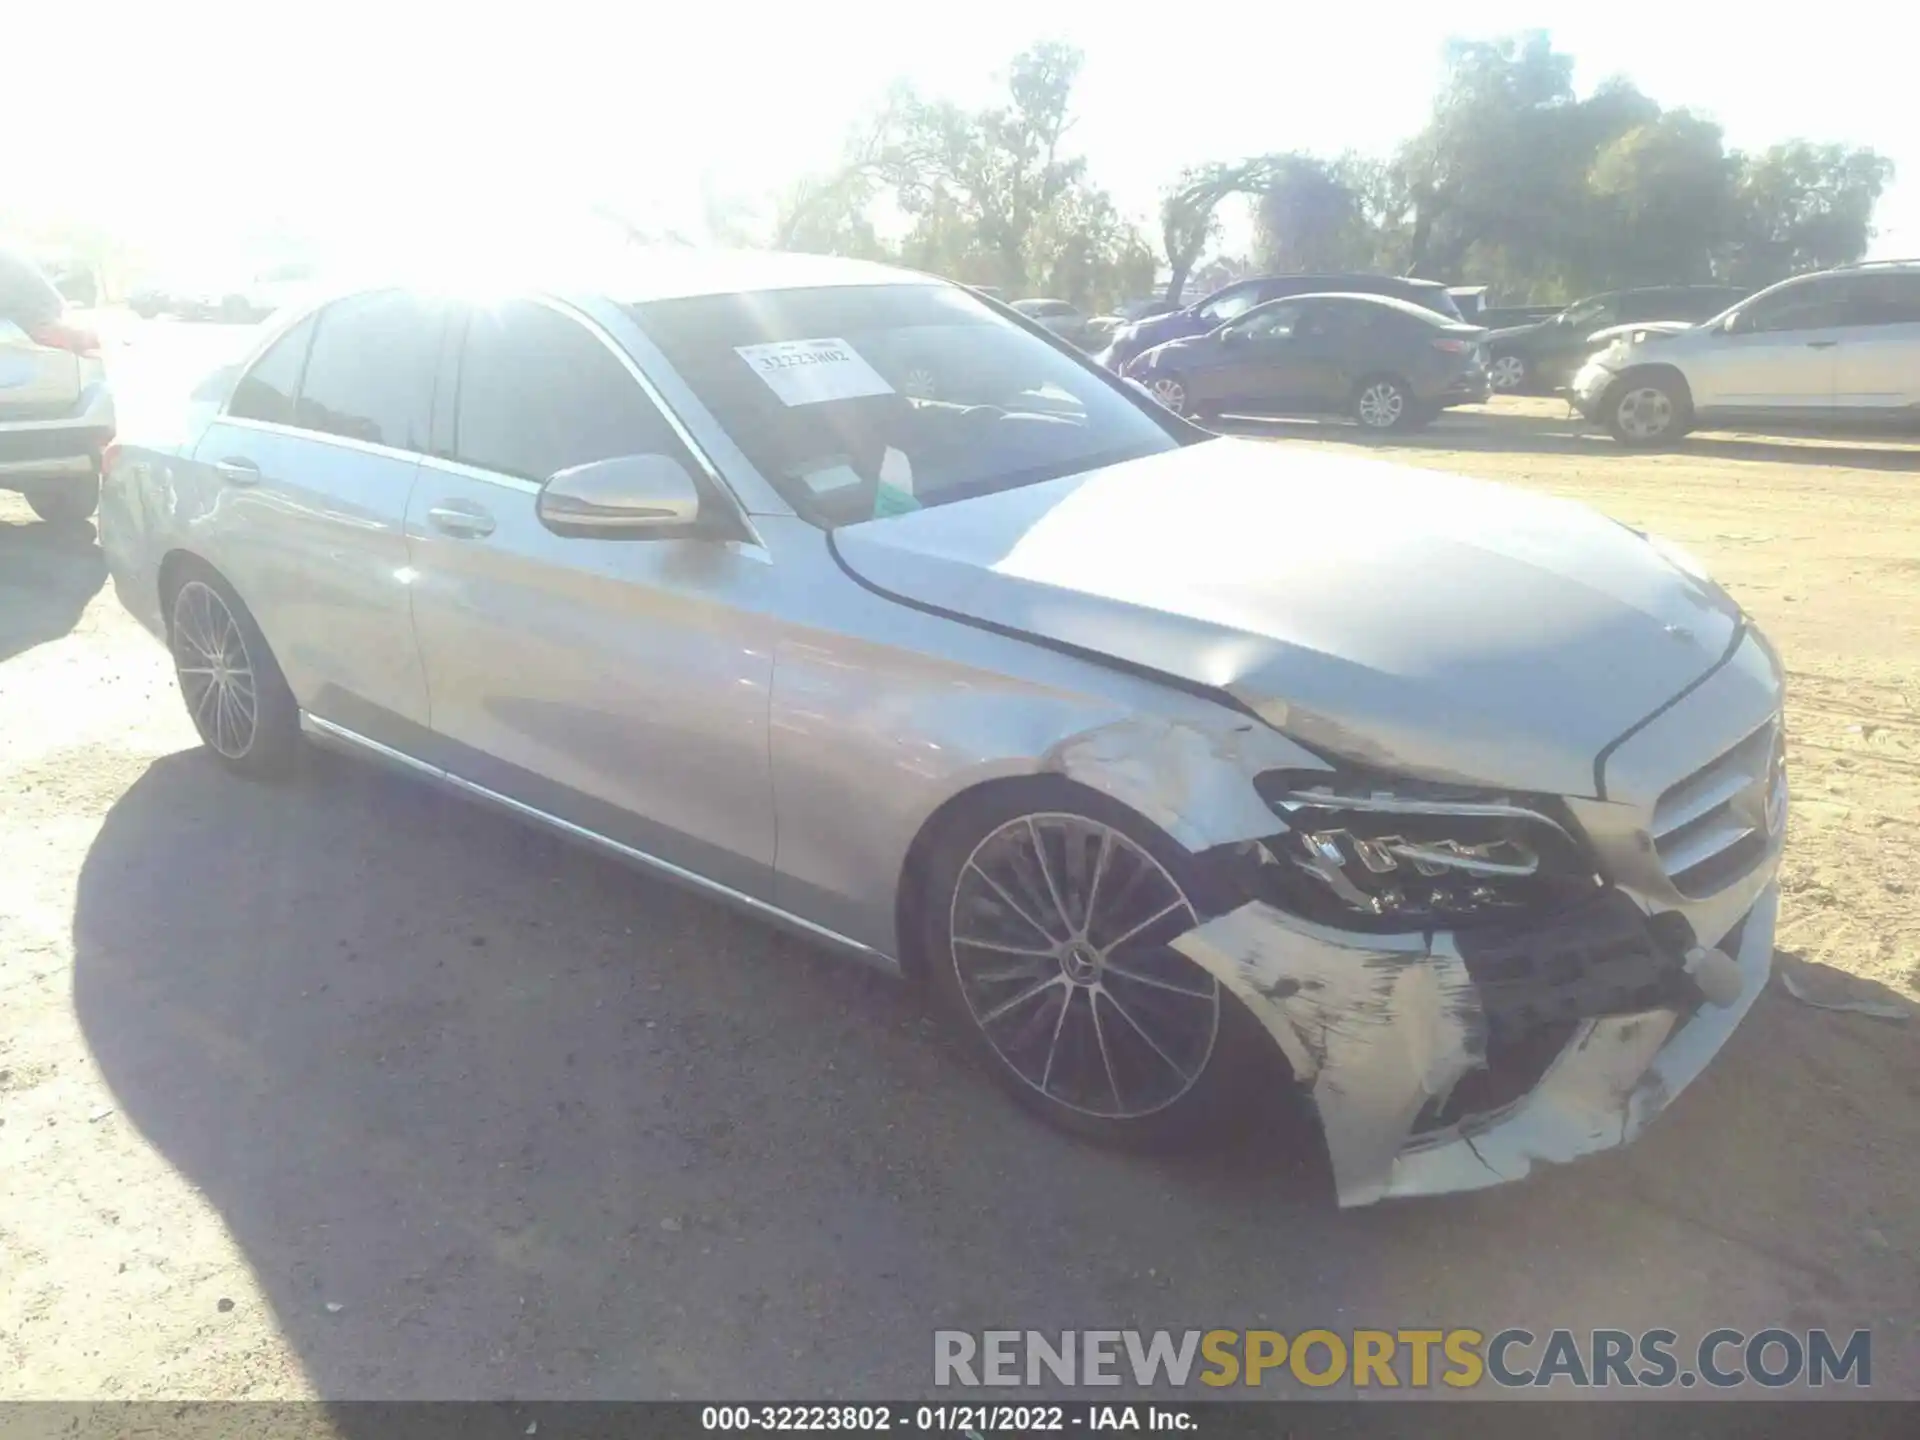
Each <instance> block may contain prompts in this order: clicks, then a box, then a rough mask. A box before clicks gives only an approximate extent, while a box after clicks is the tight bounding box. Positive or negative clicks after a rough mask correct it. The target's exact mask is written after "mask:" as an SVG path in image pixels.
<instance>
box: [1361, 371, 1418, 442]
mask: <svg viewBox="0 0 1920 1440" xmlns="http://www.w3.org/2000/svg"><path fill="white" fill-rule="evenodd" d="M1406 409H1407V397H1406V396H1405V395H1403V394H1402V393H1401V392H1400V387H1399V386H1398V385H1395V384H1394V383H1393V382H1392V381H1391V380H1375V381H1374V382H1373V383H1372V384H1370V385H1368V386H1367V388H1366V389H1364V390H1362V391H1361V392H1360V403H1359V404H1358V405H1357V406H1356V407H1355V411H1356V413H1357V414H1358V415H1359V417H1360V423H1361V424H1362V425H1365V426H1366V427H1367V428H1368V429H1370V430H1391V429H1392V428H1393V427H1394V426H1395V425H1397V424H1399V423H1400V417H1401V416H1402V415H1403V414H1405V413H1406Z"/></svg>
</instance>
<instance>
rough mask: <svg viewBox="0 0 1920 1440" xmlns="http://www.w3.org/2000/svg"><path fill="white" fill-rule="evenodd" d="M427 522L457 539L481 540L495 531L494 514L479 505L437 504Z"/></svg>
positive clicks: (429, 514)
mask: <svg viewBox="0 0 1920 1440" xmlns="http://www.w3.org/2000/svg"><path fill="white" fill-rule="evenodd" d="M427 523H428V524H429V525H431V526H433V528H434V529H436V530H438V531H439V532H440V533H441V534H443V535H451V536H453V538H454V539H456V540H481V539H484V538H485V537H487V536H488V535H491V534H492V533H493V516H491V515H489V514H488V513H487V512H486V511H484V510H482V509H480V507H479V506H477V505H436V506H434V507H433V508H432V509H431V510H429V511H427Z"/></svg>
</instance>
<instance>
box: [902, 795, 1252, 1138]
mask: <svg viewBox="0 0 1920 1440" xmlns="http://www.w3.org/2000/svg"><path fill="white" fill-rule="evenodd" d="M922 883H923V884H924V885H925V887H926V889H925V903H924V908H923V912H922V913H923V914H924V915H925V916H926V926H927V930H926V934H925V936H924V941H925V950H924V952H923V953H924V954H925V955H926V957H927V962H928V973H929V979H930V981H931V984H932V988H933V990H934V992H935V993H936V995H937V996H938V997H939V999H940V1002H941V1005H942V1008H943V1009H945V1010H946V1012H947V1014H948V1016H949V1017H950V1019H951V1020H952V1022H953V1023H954V1024H955V1025H956V1026H957V1027H958V1028H959V1029H960V1031H961V1032H962V1033H963V1034H964V1035H965V1036H966V1038H967V1039H968V1041H969V1042H970V1044H971V1046H972V1048H973V1049H974V1050H975V1051H976V1052H977V1053H978V1054H979V1055H980V1056H981V1058H982V1059H983V1061H984V1063H985V1064H986V1065H987V1067H988V1069H989V1070H990V1072H991V1073H992V1074H993V1076H994V1078H995V1079H996V1080H997V1081H998V1082H999V1083H1000V1084H1001V1085H1002V1086H1003V1087H1005V1088H1006V1089H1007V1090H1009V1091H1010V1092H1011V1093H1012V1094H1013V1095H1014V1097H1015V1098H1016V1099H1018V1100H1019V1101H1020V1102H1021V1103H1022V1104H1024V1105H1025V1106H1027V1107H1028V1108H1029V1109H1032V1110H1034V1111H1036V1112H1038V1113H1039V1114H1040V1115H1041V1116H1042V1117H1043V1118H1045V1119H1046V1120H1048V1121H1050V1122H1051V1123H1053V1124H1054V1125H1057V1126H1059V1127H1060V1128H1062V1129H1065V1130H1069V1131H1072V1132H1074V1133H1076V1134H1080V1135H1085V1136H1088V1137H1089V1138H1092V1139H1095V1140H1100V1141H1104V1142H1108V1143H1116V1144H1125V1145H1144V1146H1169V1145H1177V1144H1181V1143H1192V1142H1196V1141H1200V1140H1204V1139H1207V1138H1210V1137H1212V1136H1215V1135H1217V1134H1219V1133H1220V1132H1221V1131H1222V1130H1223V1129H1225V1128H1227V1126H1228V1122H1229V1121H1230V1120H1231V1119H1233V1118H1235V1117H1238V1116H1241V1115H1244V1114H1246V1113H1248V1110H1249V1107H1250V1104H1251V1102H1252V1101H1253V1100H1254V1099H1255V1097H1257V1096H1259V1095H1260V1093H1261V1091H1262V1088H1263V1083H1262V1077H1270V1075H1271V1071H1263V1070H1261V1069H1260V1068H1258V1067H1261V1066H1263V1065H1265V1064H1267V1063H1269V1059H1268V1051H1269V1049H1270V1043H1269V1042H1268V1041H1267V1040H1266V1038H1265V1036H1264V1034H1263V1033H1262V1032H1261V1031H1260V1029H1259V1026H1258V1023H1257V1022H1256V1021H1255V1020H1254V1018H1253V1016H1252V1015H1251V1014H1249V1013H1248V1012H1247V1011H1246V1010H1245V1009H1244V1008H1243V1007H1242V1006H1241V1005H1240V1004H1239V1002H1238V1001H1236V1000H1235V999H1233V997H1232V996H1231V995H1229V994H1227V993H1226V992H1225V991H1223V990H1222V988H1221V986H1220V984H1219V982H1218V981H1217V980H1215V979H1214V977H1213V976H1212V975H1210V974H1208V973H1207V972H1206V971H1204V970H1202V969H1201V968H1200V967H1198V966H1197V965H1195V964H1193V963H1192V962H1191V961H1189V960H1188V959H1186V957H1185V956H1183V955H1181V954H1180V953H1179V952H1177V951H1175V950H1174V949H1172V948H1171V946H1170V945H1169V943H1168V942H1170V941H1171V940H1173V939H1175V938H1176V937H1178V936H1179V935H1181V934H1183V933H1184V932H1185V931H1187V930H1189V929H1191V928H1193V927H1194V926H1195V925H1197V924H1199V923H1200V921H1201V920H1202V919H1203V918H1204V917H1205V915H1206V913H1207V911H1208V905H1207V901H1206V898H1205V897H1206V889H1207V887H1206V885H1205V883H1204V879H1203V877H1202V876H1200V875H1199V874H1198V873H1197V867H1196V866H1195V864H1194V862H1193V858H1192V856H1191V855H1189V854H1188V853H1187V852H1186V851H1184V850H1182V849H1181V848H1180V847H1179V846H1178V845H1177V844H1175V843H1174V842H1173V841H1172V840H1170V839H1168V838H1167V837H1166V836H1165V835H1162V834H1161V833H1160V832H1158V831H1157V830H1155V829H1154V828H1153V827H1152V826H1150V825H1148V824H1146V823H1145V822H1144V821H1142V820H1140V819H1139V818H1138V817H1137V816H1134V815H1133V814H1132V813H1131V812H1129V811H1127V810H1126V809H1125V808H1124V807H1122V806H1119V805H1116V804H1114V803H1112V802H1111V801H1108V800H1107V799H1106V797H1104V796H1101V795H1097V794H1094V793H1092V792H1087V791H1082V790H1080V788H1079V787H1077V786H1072V785H1068V784H1066V783H1064V782H1060V783H1054V782H1036V783H1034V784H1032V785H1025V786H1021V787H1019V788H1017V789H1008V790H1000V791H996V792H991V793H989V794H986V795H983V796H982V797H981V799H980V800H979V802H978V803H976V804H973V805H970V806H969V807H967V808H966V809H965V810H964V811H963V812H962V813H961V814H960V815H959V816H958V817H956V819H955V820H954V821H953V822H952V823H951V824H950V825H949V826H948V827H947V830H946V833H945V834H944V835H943V836H942V838H941V840H940V841H939V842H938V843H937V844H936V846H935V849H934V851H933V853H932V854H931V857H930V861H929V864H928V865H927V867H926V870H925V873H924V875H923V877H922ZM1265 1085H1266V1088H1271V1080H1270V1078H1269V1079H1266V1080H1265Z"/></svg>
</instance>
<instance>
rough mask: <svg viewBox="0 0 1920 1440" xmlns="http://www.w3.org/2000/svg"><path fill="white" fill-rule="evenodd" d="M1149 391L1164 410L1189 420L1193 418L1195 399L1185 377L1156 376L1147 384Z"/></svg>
mask: <svg viewBox="0 0 1920 1440" xmlns="http://www.w3.org/2000/svg"><path fill="white" fill-rule="evenodd" d="M1147 389H1148V390H1149V391H1150V392H1151V393H1152V395H1153V398H1154V399H1155V400H1157V401H1159V402H1160V404H1161V405H1162V406H1163V407H1164V408H1166V409H1168V410H1171V411H1172V412H1173V413H1174V414H1176V415H1181V416H1185V417H1186V418H1187V419H1192V418H1193V414H1194V411H1193V397H1192V395H1191V393H1190V392H1189V391H1188V390H1187V382H1186V378H1185V377H1184V376H1181V375H1156V376H1154V377H1153V379H1151V380H1149V381H1148V382H1147Z"/></svg>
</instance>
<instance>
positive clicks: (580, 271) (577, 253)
mask: <svg viewBox="0 0 1920 1440" xmlns="http://www.w3.org/2000/svg"><path fill="white" fill-rule="evenodd" d="M949 283H950V282H948V281H945V280H942V279H940V278H938V277H937V276H933V275H925V274H921V273H920V272H918V271H913V270H901V269H896V268H895V267H893V266H890V265H877V264H874V263H872V262H870V261H866V260H844V259H841V258H839V257H838V256H831V255H797V254H790V253H787V252H784V251H773V250H721V249H708V248H705V247H701V246H694V245H639V244H615V245H611V246H596V247H592V248H591V249H577V250H566V249H556V250H554V251H552V252H549V253H545V254H536V255H533V256H531V257H527V258H524V259H520V258H516V259H506V260H499V259H496V260H492V261H486V262H480V263H471V262H463V261H462V260H461V259H460V257H455V256H444V255H442V256H436V257H432V258H431V259H430V260H428V261H426V262H423V263H420V264H395V263H390V262H383V263H381V264H379V265H377V266H369V265H360V266H355V265H353V264H351V263H343V264H341V265H340V266H339V267H337V268H336V269H335V270H334V272H333V276H332V283H331V284H329V285H327V286H326V287H325V292H326V295H327V297H328V298H330V299H331V298H338V297H342V296H346V295H354V294H364V293H365V292H367V291H369V290H378V289H417V290H425V291H432V292H442V293H448V292H451V293H469V294H500V293H513V292H516V291H534V292H543V293H547V294H552V295H559V296H577V297H593V298H596V299H604V300H612V301H614V302H615V303H617V304H620V305H640V304H646V303H649V302H651V301H655V300H678V299H685V298H690V297H693V296H700V295H730V294H738V293H742V292H759V291H770V290H808V289H817V288H823V287H828V286H842V285H947V284H949Z"/></svg>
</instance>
